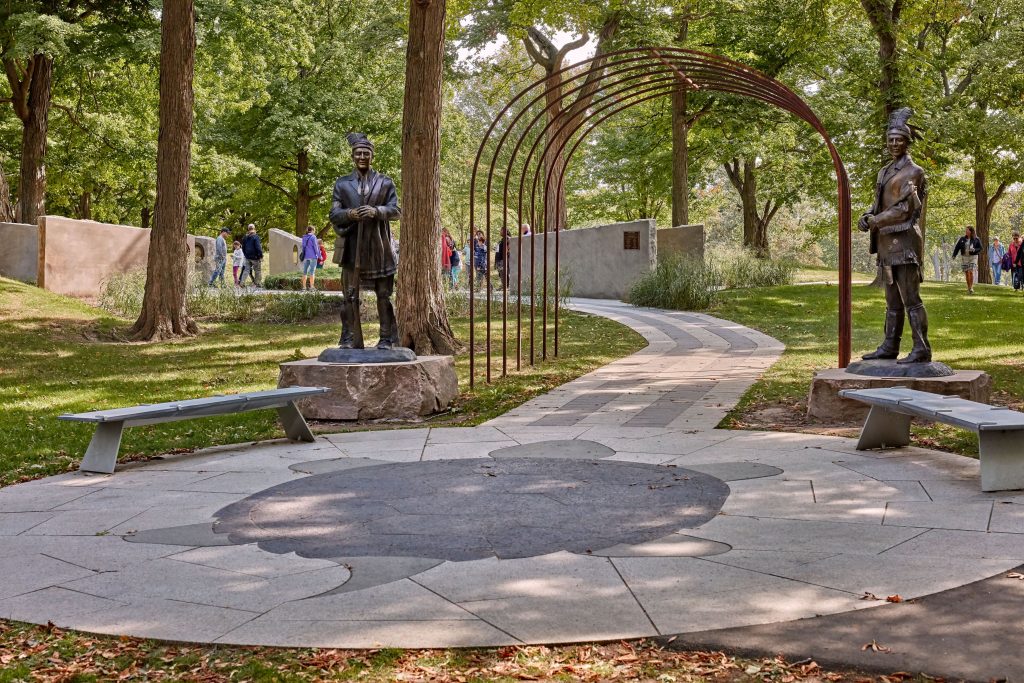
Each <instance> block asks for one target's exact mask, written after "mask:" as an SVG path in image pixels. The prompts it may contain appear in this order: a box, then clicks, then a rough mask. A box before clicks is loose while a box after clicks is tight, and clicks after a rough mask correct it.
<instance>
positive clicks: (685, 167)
mask: <svg viewBox="0 0 1024 683" xmlns="http://www.w3.org/2000/svg"><path fill="white" fill-rule="evenodd" d="M688 104H689V93H688V92H687V91H686V90H682V89H679V90H674V91H673V92H672V225H673V226H676V225H688V224H689V223H690V140H689V137H690V123H689V121H687V113H688V112H687V105H688Z"/></svg>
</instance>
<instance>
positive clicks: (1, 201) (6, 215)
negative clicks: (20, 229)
mask: <svg viewBox="0 0 1024 683" xmlns="http://www.w3.org/2000/svg"><path fill="white" fill-rule="evenodd" d="M16 218H17V217H16V216H15V214H14V207H13V206H11V186H10V185H8V184H7V174H6V173H4V169H3V167H2V166H0V223H13V222H14V221H15V220H16Z"/></svg>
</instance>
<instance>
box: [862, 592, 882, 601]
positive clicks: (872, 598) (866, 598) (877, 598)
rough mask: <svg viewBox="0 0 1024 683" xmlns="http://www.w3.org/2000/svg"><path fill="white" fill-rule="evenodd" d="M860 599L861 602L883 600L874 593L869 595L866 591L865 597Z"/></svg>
mask: <svg viewBox="0 0 1024 683" xmlns="http://www.w3.org/2000/svg"><path fill="white" fill-rule="evenodd" d="M860 599H861V600H881V599H882V598H880V597H878V596H877V595H875V594H874V593H868V592H867V591H864V595H862V596H860Z"/></svg>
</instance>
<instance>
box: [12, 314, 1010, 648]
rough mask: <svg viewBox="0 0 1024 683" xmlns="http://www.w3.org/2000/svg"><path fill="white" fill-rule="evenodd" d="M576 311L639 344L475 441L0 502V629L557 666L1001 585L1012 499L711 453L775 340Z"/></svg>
mask: <svg viewBox="0 0 1024 683" xmlns="http://www.w3.org/2000/svg"><path fill="white" fill-rule="evenodd" d="M574 307H575V308H578V309H580V310H584V311H588V312H593V313H597V314H600V315H606V316H608V317H611V318H614V319H616V320H619V321H621V322H623V323H624V324H627V325H629V326H631V327H633V328H634V329H636V330H638V331H639V332H640V333H641V334H643V335H644V336H645V337H646V338H647V340H648V341H649V346H648V347H647V348H645V349H644V350H642V351H640V352H639V353H636V354H634V355H632V356H630V357H628V358H625V359H622V360H620V361H617V362H615V363H612V364H610V365H608V366H606V367H604V368H602V369H600V370H598V371H596V372H593V373H591V374H589V375H587V376H585V377H582V378H580V379H579V380H576V381H575V382H572V383H569V384H567V385H565V386H563V387H560V388H559V389H556V390H555V391H552V392H551V393H549V394H546V395H544V396H541V397H539V398H536V399H534V400H532V401H529V402H527V403H525V404H524V405H522V406H520V407H519V408H517V409H515V410H513V411H511V412H509V413H508V414H506V415H504V416H502V417H500V418H498V419H496V420H493V421H491V422H490V423H488V424H486V425H482V426H480V427H475V428H438V429H428V428H423V429H408V430H397V431H378V432H357V433H347V434H337V435H328V436H325V437H321V438H319V439H318V440H317V442H316V443H312V444H293V443H288V442H282V441H276V442H264V443H259V444H252V445H243V446H223V447H217V448H212V449H207V450H205V451H201V452H198V453H195V454H190V455H181V456H169V457H167V458H164V459H161V460H156V461H152V462H149V463H143V464H137V465H125V466H122V467H121V468H120V469H119V470H118V472H117V473H115V474H113V475H109V476H104V475H84V474H78V473H74V474H66V475H61V476H57V477H50V478H48V479H43V480H39V481H34V482H30V483H26V484H21V485H18V486H12V487H8V488H5V489H2V490H0V576H3V577H4V581H2V582H0V617H4V618H12V619H19V620H25V621H32V622H37V623H46V622H47V621H52V622H53V623H55V624H57V625H60V626H65V627H72V628H77V629H82V630H86V631H95V632H101V633H116V634H129V635H135V636H145V637H156V638H167V639H175V640H187V641H203V642H219V643H244V644H272V645H302V646H325V647H372V646H380V645H389V646H400V647H437V646H470V645H498V644H514V643H557V642H570V641H585V640H595V639H613V638H632V637H639V636H655V635H666V634H676V633H687V634H698V633H700V632H706V631H710V630H714V629H724V628H730V627H742V626H752V625H756V624H770V623H775V622H787V621H791V620H795V619H800V618H804V617H813V616H815V615H826V614H833V615H835V614H841V613H845V612H853V611H854V610H862V609H863V608H868V607H875V606H878V605H880V604H885V603H884V602H883V601H884V598H885V597H886V596H889V595H896V594H898V595H900V596H902V598H904V599H911V598H916V597H920V596H926V595H930V594H933V593H937V592H939V591H943V590H946V589H950V588H954V587H957V586H962V585H964V584H968V583H971V582H974V581H978V580H980V579H985V578H987V577H992V576H995V575H998V574H1000V573H1003V572H1006V571H1007V570H1010V569H1013V568H1014V567H1016V566H1018V565H1020V564H1022V563H1024V493H1022V492H1007V493H1005V494H1003V493H1001V494H983V493H982V492H981V490H980V486H979V482H978V466H977V462H976V461H974V460H971V459H968V458H964V457H961V456H956V455H951V454H946V453H938V452H934V451H927V450H922V449H917V448H906V449H902V450H898V451H889V452H866V453H859V452H857V451H856V450H854V447H853V446H854V442H853V441H852V440H849V439H843V438H837V437H827V436H816V435H806V434H784V433H766V432H742V431H725V430H718V429H715V426H716V425H717V424H718V422H719V421H720V420H721V418H722V417H723V416H724V415H725V414H726V412H727V411H728V410H729V409H730V408H731V407H732V406H733V405H734V404H735V402H736V401H737V400H738V399H739V397H740V396H741V395H742V394H743V392H744V391H745V390H746V389H747V387H749V386H750V384H751V383H752V382H753V381H754V380H755V379H756V378H757V377H758V375H759V374H760V373H761V372H762V371H763V370H764V369H765V368H767V367H768V366H769V365H771V364H772V363H773V362H774V361H775V360H776V359H777V357H778V355H779V353H780V352H781V346H780V344H779V343H778V342H776V341H774V340H772V339H770V338H768V337H766V336H764V335H762V334H760V333H758V332H755V331H753V330H750V329H747V328H744V327H742V326H739V325H735V324H733V323H729V322H726V321H722V320H717V319H715V318H712V317H709V316H705V315H698V314H692V313H669V312H661V311H655V310H649V309H635V308H631V307H629V306H626V305H623V304H619V303H614V302H607V301H602V302H597V301H576V302H574ZM865 594H870V595H871V596H877V597H878V598H881V599H882V601H879V600H874V599H868V600H865V599H863V598H864V597H865Z"/></svg>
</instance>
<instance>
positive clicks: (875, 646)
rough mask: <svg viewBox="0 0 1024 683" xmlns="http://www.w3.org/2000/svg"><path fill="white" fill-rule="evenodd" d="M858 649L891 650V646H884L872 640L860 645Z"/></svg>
mask: <svg viewBox="0 0 1024 683" xmlns="http://www.w3.org/2000/svg"><path fill="white" fill-rule="evenodd" d="M860 649H861V650H862V651H869V650H870V651H871V652H892V648H891V647H886V646H885V645H882V644H880V643H878V642H877V641H874V640H872V641H871V642H870V643H865V644H864V645H862V646H861V648H860Z"/></svg>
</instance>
